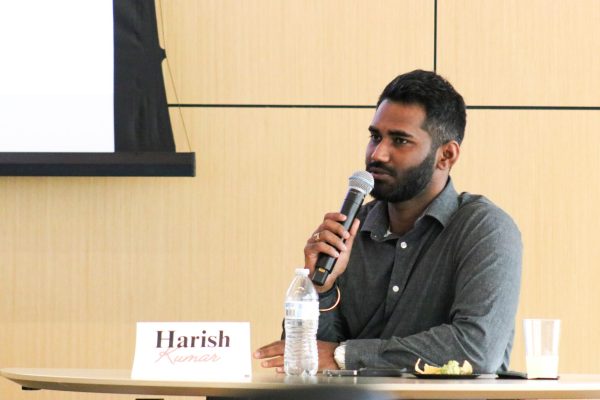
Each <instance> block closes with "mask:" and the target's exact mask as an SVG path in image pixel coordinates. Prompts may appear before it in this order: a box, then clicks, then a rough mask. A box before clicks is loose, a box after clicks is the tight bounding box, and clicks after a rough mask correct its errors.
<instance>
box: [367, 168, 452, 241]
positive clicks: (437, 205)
mask: <svg viewBox="0 0 600 400" xmlns="http://www.w3.org/2000/svg"><path fill="white" fill-rule="evenodd" d="M457 209H458V193H456V190H455V189H454V185H453V184H452V180H451V179H450V178H449V177H448V183H446V187H444V189H443V190H442V191H441V192H440V194H439V195H437V197H436V198H435V199H433V201H432V202H431V203H430V204H429V206H428V207H427V209H426V210H425V212H423V215H422V216H420V217H419V219H418V220H417V223H418V222H419V221H420V220H421V219H423V218H424V217H426V216H428V217H432V218H435V219H436V220H437V221H439V223H440V224H442V226H443V227H446V226H447V225H448V223H449V222H450V219H451V218H452V215H453V214H454V212H455V211H456V210H457ZM388 227H389V221H388V212H387V202H386V201H381V200H376V201H375V203H374V205H373V208H372V209H371V210H370V211H369V212H368V214H367V216H366V218H365V221H364V223H363V224H362V227H361V228H360V230H361V232H362V231H364V232H372V233H373V234H376V235H380V236H385V233H386V232H387V230H388Z"/></svg>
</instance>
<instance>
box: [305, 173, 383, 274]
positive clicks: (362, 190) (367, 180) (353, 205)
mask: <svg viewBox="0 0 600 400" xmlns="http://www.w3.org/2000/svg"><path fill="white" fill-rule="evenodd" d="M349 179H350V183H349V186H350V187H349V188H348V193H347V194H346V198H345V199H344V203H342V209H341V210H340V213H342V214H344V215H345V216H346V217H347V218H346V220H345V221H344V222H343V223H342V225H343V226H344V229H345V230H349V229H350V227H351V226H352V223H353V222H354V218H356V214H357V213H358V210H359V209H360V206H361V205H362V203H363V201H364V199H365V197H366V196H367V195H368V194H369V193H370V192H371V190H373V186H374V185H375V181H374V180H373V176H372V175H371V174H370V173H368V172H367V171H357V172H355V173H354V174H352V176H351V177H350V178H349ZM336 261H337V258H334V257H331V256H330V255H328V254H323V253H319V258H318V259H317V264H316V265H315V272H314V274H313V276H312V281H313V283H314V284H315V285H319V286H323V285H324V284H325V280H326V279H327V277H328V276H329V274H330V273H331V271H333V267H334V266H335V262H336Z"/></svg>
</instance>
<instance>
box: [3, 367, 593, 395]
mask: <svg viewBox="0 0 600 400" xmlns="http://www.w3.org/2000/svg"><path fill="white" fill-rule="evenodd" d="M0 374H1V375H2V376H4V377H5V378H7V379H10V380H11V381H13V382H16V383H18V384H19V385H21V386H23V387H26V388H31V389H47V390H61V391H74V392H89V393H114V394H138V395H155V396H156V395H160V396H218V397H221V396H222V397H238V396H239V397H243V396H248V395H252V394H257V392H259V391H264V390H273V389H282V388H291V387H294V388H296V387H299V386H303V387H305V386H306V385H314V384H319V385H340V386H349V385H352V386H358V387H360V388H362V389H367V390H373V391H377V392H383V393H386V394H388V395H391V396H393V397H397V398H404V399H458V398H461V399H482V398H487V399H540V398H543V399H569V398H570V399H581V398H586V399H594V398H598V399H600V375H574V374H565V375H563V376H561V377H560V379H559V380H519V379H495V375H484V376H481V377H478V378H476V379H453V380H431V379H417V378H415V377H412V376H406V377H404V376H403V377H402V378H397V377H389V378H386V377H327V376H323V375H320V374H319V375H317V376H315V377H308V378H302V377H287V376H285V375H284V374H277V373H275V372H272V371H261V372H260V373H254V374H253V376H252V379H251V380H250V381H247V382H241V381H240V382H176V381H142V380H132V379H131V378H130V374H131V371H130V370H110V369H40V368H5V369H2V370H0Z"/></svg>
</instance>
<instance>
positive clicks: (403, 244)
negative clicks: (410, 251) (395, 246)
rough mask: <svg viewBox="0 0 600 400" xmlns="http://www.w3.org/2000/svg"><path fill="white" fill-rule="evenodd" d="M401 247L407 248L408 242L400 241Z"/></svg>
mask: <svg viewBox="0 0 600 400" xmlns="http://www.w3.org/2000/svg"><path fill="white" fill-rule="evenodd" d="M400 247H402V248H403V249H405V248H407V247H408V245H407V244H406V242H402V243H400Z"/></svg>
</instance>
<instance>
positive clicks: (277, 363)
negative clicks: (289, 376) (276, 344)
mask: <svg viewBox="0 0 600 400" xmlns="http://www.w3.org/2000/svg"><path fill="white" fill-rule="evenodd" d="M260 366H261V367H263V368H281V367H283V357H282V356H279V357H274V358H270V359H268V360H263V361H261V362H260Z"/></svg>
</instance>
